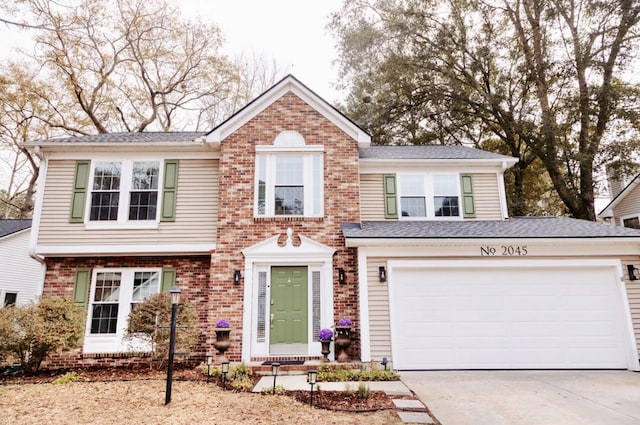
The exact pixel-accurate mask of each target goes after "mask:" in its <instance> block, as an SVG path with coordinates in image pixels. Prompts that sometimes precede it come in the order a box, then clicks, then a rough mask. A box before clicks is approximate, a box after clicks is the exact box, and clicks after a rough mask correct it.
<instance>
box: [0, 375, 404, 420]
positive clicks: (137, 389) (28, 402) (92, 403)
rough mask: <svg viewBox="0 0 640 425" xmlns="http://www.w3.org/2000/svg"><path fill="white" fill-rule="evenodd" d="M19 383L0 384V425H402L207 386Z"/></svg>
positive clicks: (385, 415) (381, 415)
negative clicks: (167, 397)
mask: <svg viewBox="0 0 640 425" xmlns="http://www.w3.org/2000/svg"><path fill="white" fill-rule="evenodd" d="M164 396H165V381H164V380H162V379H148V380H133V381H102V382H70V383H66V384H52V383H21V384H2V385H0V412H2V413H1V414H0V417H1V419H2V420H1V422H3V423H11V424H16V425H18V424H35V423H56V424H91V423H96V424H98V423H99V424H133V423H135V424H159V423H165V424H194V425H195V424H201V423H202V424H243V423H244V424H275V423H277V424H287V423H309V424H361V423H366V424H372V425H382V424H400V423H401V422H400V420H399V418H398V416H397V415H396V413H395V412H393V411H382V412H377V413H343V412H333V411H328V410H321V409H316V408H310V407H309V406H308V405H305V404H302V403H300V402H298V401H295V400H294V399H293V398H291V397H288V396H284V395H276V396H273V395H261V394H250V393H237V392H232V391H223V390H222V389H221V388H219V387H218V386H217V385H215V384H214V383H209V384H208V383H206V382H205V381H174V382H173V391H172V401H171V403H170V404H169V405H168V406H165V405H164Z"/></svg>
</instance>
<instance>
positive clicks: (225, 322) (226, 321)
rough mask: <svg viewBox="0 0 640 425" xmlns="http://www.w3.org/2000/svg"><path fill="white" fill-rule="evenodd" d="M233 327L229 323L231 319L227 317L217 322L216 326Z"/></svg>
mask: <svg viewBox="0 0 640 425" xmlns="http://www.w3.org/2000/svg"><path fill="white" fill-rule="evenodd" d="M229 327H231V325H229V321H228V320H226V319H220V320H218V321H217V322H216V328H229Z"/></svg>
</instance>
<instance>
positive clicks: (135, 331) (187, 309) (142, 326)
mask: <svg viewBox="0 0 640 425" xmlns="http://www.w3.org/2000/svg"><path fill="white" fill-rule="evenodd" d="M196 317H197V314H196V311H195V309H194V308H193V307H192V306H191V305H189V304H186V303H180V304H179V305H178V316H177V326H178V328H177V330H176V352H189V351H190V350H191V348H193V346H194V345H195V344H196V342H197V340H198V328H197V326H196ZM170 336H171V296H170V295H169V294H167V293H164V292H163V293H159V294H155V295H152V296H150V297H149V298H147V299H145V300H144V301H142V302H141V303H140V304H138V305H137V306H136V308H135V309H134V310H133V311H132V312H131V313H129V323H128V324H127V330H126V337H127V338H128V339H130V340H131V341H132V342H133V341H134V340H142V341H143V342H145V343H146V344H148V345H149V347H150V349H151V352H152V354H153V355H152V356H151V357H150V361H149V367H150V368H151V369H154V368H156V369H162V368H164V367H165V366H166V362H167V358H168V353H169V338H170Z"/></svg>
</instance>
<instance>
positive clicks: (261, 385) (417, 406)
mask: <svg viewBox="0 0 640 425" xmlns="http://www.w3.org/2000/svg"><path fill="white" fill-rule="evenodd" d="M359 384H360V382H320V383H319V384H318V385H319V387H320V390H322V391H345V390H346V389H348V388H351V389H353V390H357V388H358V385H359ZM365 384H367V385H368V386H369V389H370V390H371V391H384V392H385V393H386V394H387V395H388V396H390V397H391V398H392V399H393V397H413V393H412V392H411V390H409V388H407V386H406V385H405V384H403V383H402V382H401V381H366V382H365ZM276 385H277V386H282V387H284V388H285V389H287V390H292V391H293V390H303V391H310V390H311V386H310V385H309V384H308V383H307V375H282V376H278V377H277V378H276ZM265 388H273V376H265V377H263V378H261V379H260V381H258V383H257V384H256V386H255V387H254V388H253V392H254V393H259V392H261V391H262V390H263V389H265ZM317 389H318V387H317V386H315V387H314V391H315V390H317ZM393 402H394V404H395V406H396V408H397V413H398V416H399V417H400V419H401V420H402V421H403V422H405V423H412V424H433V423H434V421H433V419H432V418H431V417H430V416H429V415H428V414H427V413H424V411H416V410H422V409H424V408H425V406H424V404H422V402H420V400H407V399H397V400H395V399H394V400H393Z"/></svg>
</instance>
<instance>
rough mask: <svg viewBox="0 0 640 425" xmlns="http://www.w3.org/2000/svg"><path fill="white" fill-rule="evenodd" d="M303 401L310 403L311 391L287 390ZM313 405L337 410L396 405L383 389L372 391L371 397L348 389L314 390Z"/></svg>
mask: <svg viewBox="0 0 640 425" xmlns="http://www.w3.org/2000/svg"><path fill="white" fill-rule="evenodd" d="M287 394H288V395H290V396H292V397H293V398H295V399H296V400H298V401H301V402H302V403H305V404H309V402H310V397H311V392H309V391H287ZM313 406H314V407H317V408H320V409H327V410H337V411H343V412H376V411H379V410H388V409H395V405H394V404H393V402H392V401H391V399H390V398H389V396H387V395H386V394H385V393H384V392H383V391H371V393H370V395H369V397H367V398H364V397H361V396H360V395H359V394H358V392H357V391H356V392H353V393H352V392H346V391H314V392H313Z"/></svg>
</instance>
